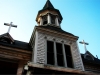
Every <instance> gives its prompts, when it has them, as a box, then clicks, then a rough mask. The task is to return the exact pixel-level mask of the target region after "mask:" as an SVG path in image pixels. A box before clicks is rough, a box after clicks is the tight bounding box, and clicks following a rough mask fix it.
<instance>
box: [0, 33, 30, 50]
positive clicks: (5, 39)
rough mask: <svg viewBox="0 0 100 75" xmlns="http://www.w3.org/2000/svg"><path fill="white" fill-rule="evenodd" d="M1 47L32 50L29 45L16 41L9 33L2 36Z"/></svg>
mask: <svg viewBox="0 0 100 75" xmlns="http://www.w3.org/2000/svg"><path fill="white" fill-rule="evenodd" d="M0 45H2V46H7V47H12V48H19V49H25V50H31V47H30V45H29V43H26V42H22V41H18V40H14V39H13V38H12V37H11V35H10V34H9V33H5V34H2V35H0Z"/></svg>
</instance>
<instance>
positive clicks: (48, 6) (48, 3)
mask: <svg viewBox="0 0 100 75" xmlns="http://www.w3.org/2000/svg"><path fill="white" fill-rule="evenodd" d="M47 8H52V9H55V8H54V6H53V5H52V3H51V2H50V1H49V0H47V2H46V4H45V5H44V7H43V9H47Z"/></svg>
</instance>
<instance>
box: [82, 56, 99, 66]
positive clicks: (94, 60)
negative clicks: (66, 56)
mask: <svg viewBox="0 0 100 75" xmlns="http://www.w3.org/2000/svg"><path fill="white" fill-rule="evenodd" d="M84 56H85V54H81V57H82V60H83V62H84V63H89V64H93V65H97V66H98V65H100V59H98V58H95V57H94V59H93V60H91V59H88V58H85V57H84Z"/></svg>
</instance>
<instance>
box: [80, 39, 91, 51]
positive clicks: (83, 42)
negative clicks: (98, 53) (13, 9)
mask: <svg viewBox="0 0 100 75" xmlns="http://www.w3.org/2000/svg"><path fill="white" fill-rule="evenodd" d="M79 43H81V44H83V45H84V49H85V51H87V48H86V45H89V44H88V43H86V42H85V41H84V40H83V41H80V42H79Z"/></svg>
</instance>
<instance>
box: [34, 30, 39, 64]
mask: <svg viewBox="0 0 100 75" xmlns="http://www.w3.org/2000/svg"><path fill="white" fill-rule="evenodd" d="M35 35H36V39H35V49H34V51H33V55H34V59H33V60H34V61H33V62H34V63H36V59H37V45H38V32H37V31H36V34H35Z"/></svg>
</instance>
